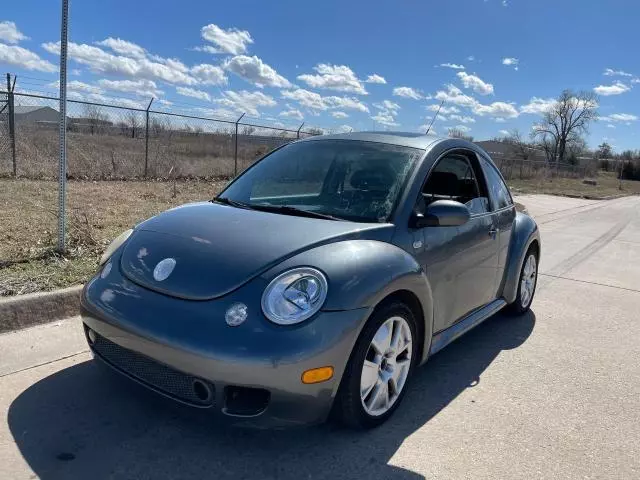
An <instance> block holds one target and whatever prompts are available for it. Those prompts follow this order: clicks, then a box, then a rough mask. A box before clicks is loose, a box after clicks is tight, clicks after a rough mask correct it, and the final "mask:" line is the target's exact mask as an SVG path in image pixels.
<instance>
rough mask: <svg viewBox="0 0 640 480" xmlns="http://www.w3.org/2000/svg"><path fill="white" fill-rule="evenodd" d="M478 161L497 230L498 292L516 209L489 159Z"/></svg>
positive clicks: (480, 158)
mask: <svg viewBox="0 0 640 480" xmlns="http://www.w3.org/2000/svg"><path fill="white" fill-rule="evenodd" d="M479 160H480V165H481V167H482V170H483V172H484V175H485V178H486V180H487V185H488V186H489V199H490V203H491V210H492V215H493V218H494V223H495V227H496V229H497V236H498V268H497V271H496V280H495V290H496V292H498V290H499V289H500V286H501V284H502V278H503V277H504V271H505V268H506V264H507V259H508V256H509V246H510V245H511V235H512V231H513V224H514V221H515V219H516V208H515V205H514V203H513V199H512V198H511V194H510V193H509V189H508V188H507V185H506V184H505V182H504V179H503V177H502V175H501V174H500V171H499V170H498V169H497V168H496V166H495V165H494V164H493V162H491V161H490V160H489V159H486V158H484V157H482V156H479Z"/></svg>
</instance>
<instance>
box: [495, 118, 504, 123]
mask: <svg viewBox="0 0 640 480" xmlns="http://www.w3.org/2000/svg"><path fill="white" fill-rule="evenodd" d="M493 121H494V122H496V123H506V122H507V121H506V120H505V119H504V118H500V117H498V118H494V119H493Z"/></svg>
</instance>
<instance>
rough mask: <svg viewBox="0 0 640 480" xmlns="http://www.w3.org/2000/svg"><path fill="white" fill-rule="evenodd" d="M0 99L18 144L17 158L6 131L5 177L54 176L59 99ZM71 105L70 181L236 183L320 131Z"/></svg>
mask: <svg viewBox="0 0 640 480" xmlns="http://www.w3.org/2000/svg"><path fill="white" fill-rule="evenodd" d="M0 95H2V97H0V98H5V99H6V98H8V96H9V95H12V96H13V98H14V103H15V107H14V109H13V118H14V120H15V134H14V141H15V144H16V151H15V155H13V153H12V152H11V149H10V148H9V147H8V145H6V144H7V143H9V138H10V137H11V136H10V135H9V134H8V131H7V134H3V135H2V136H1V137H0V152H1V153H0V155H1V157H0V159H1V161H0V176H10V175H12V174H16V175H17V176H18V177H23V178H32V179H49V178H55V177H56V175H57V158H58V130H57V128H58V119H57V117H58V106H59V101H58V99H57V98H55V97H47V96H40V95H31V94H21V93H13V94H7V93H0ZM4 103H7V101H6V100H5V102H4ZM67 104H68V106H67V115H68V119H67V130H68V132H67V172H68V177H69V178H70V179H86V180H115V179H121V180H126V179H139V178H156V179H169V178H172V179H176V178H231V177H233V176H235V175H237V173H238V172H240V171H242V170H244V169H245V168H247V167H248V166H250V165H251V164H252V163H253V162H254V161H255V160H256V159H258V158H259V157H261V156H262V155H264V154H265V153H267V152H268V151H270V150H273V149H274V148H276V147H279V146H281V145H283V144H285V143H288V142H290V141H292V140H295V139H296V138H302V137H305V136H309V135H314V134H318V133H320V132H319V131H302V130H301V129H297V130H296V129H287V128H281V127H276V126H273V125H268V124H266V123H263V122H261V121H259V120H257V119H244V120H242V121H233V120H223V119H214V118H207V117H200V116H195V115H185V114H179V113H171V112H164V111H157V110H152V109H150V108H148V109H144V108H128V107H121V106H115V105H107V104H101V103H91V102H85V101H80V100H68V101H67ZM0 108H2V107H1V106H0ZM5 110H7V109H6V108H5ZM2 115H3V117H1V118H0V132H3V133H4V131H5V130H8V123H9V122H8V119H9V113H8V112H7V113H6V114H5V113H4V112H3V113H2ZM5 116H6V117H7V118H5ZM14 162H15V165H16V169H15V172H14V170H13V164H14Z"/></svg>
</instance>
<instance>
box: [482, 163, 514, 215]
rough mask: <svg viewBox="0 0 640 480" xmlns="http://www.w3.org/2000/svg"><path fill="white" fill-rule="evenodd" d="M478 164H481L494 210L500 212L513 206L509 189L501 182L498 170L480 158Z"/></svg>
mask: <svg viewBox="0 0 640 480" xmlns="http://www.w3.org/2000/svg"><path fill="white" fill-rule="evenodd" d="M480 162H481V163H482V169H483V170H484V173H485V175H486V176H487V183H488V186H489V194H490V195H491V199H492V201H493V203H494V210H500V209H501V208H505V207H509V206H511V205H513V200H512V199H511V194H510V193H509V189H508V188H507V186H506V185H505V183H504V181H503V180H502V176H501V175H500V173H499V172H498V169H497V168H496V167H494V166H493V165H492V164H491V163H490V162H487V161H486V160H485V159H484V158H480Z"/></svg>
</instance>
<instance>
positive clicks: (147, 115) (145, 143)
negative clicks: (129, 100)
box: [144, 97, 153, 178]
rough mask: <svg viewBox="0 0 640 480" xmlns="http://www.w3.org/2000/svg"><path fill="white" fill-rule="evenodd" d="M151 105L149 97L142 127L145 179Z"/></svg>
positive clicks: (145, 176) (147, 165)
mask: <svg viewBox="0 0 640 480" xmlns="http://www.w3.org/2000/svg"><path fill="white" fill-rule="evenodd" d="M152 103H153V97H151V101H150V102H149V105H147V111H146V112H145V114H146V122H145V127H144V178H147V170H148V168H149V109H150V108H151V104H152Z"/></svg>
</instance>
